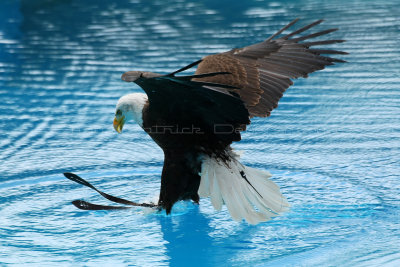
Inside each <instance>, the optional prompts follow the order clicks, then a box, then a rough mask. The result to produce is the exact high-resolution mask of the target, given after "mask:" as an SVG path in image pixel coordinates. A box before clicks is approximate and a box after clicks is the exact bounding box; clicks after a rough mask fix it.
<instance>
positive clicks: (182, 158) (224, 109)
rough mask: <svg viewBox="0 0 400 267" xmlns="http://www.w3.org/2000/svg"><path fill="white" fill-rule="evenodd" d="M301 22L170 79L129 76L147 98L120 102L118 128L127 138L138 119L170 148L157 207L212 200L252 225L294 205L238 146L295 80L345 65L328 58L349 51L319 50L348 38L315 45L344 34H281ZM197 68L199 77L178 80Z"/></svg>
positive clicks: (127, 97)
mask: <svg viewBox="0 0 400 267" xmlns="http://www.w3.org/2000/svg"><path fill="white" fill-rule="evenodd" d="M297 21H298V19H296V20H294V21H292V22H290V23H289V24H288V25H287V26H285V27H283V28H282V29H281V30H279V31H278V32H277V33H275V34H273V35H272V36H271V37H269V38H268V39H266V40H265V41H263V42H260V43H256V44H253V45H250V46H246V47H243V48H238V49H232V50H230V51H227V52H224V53H220V54H215V55H208V56H206V57H204V58H203V59H201V60H198V61H196V62H194V63H192V64H189V65H188V66H186V67H183V68H181V69H179V70H177V71H174V72H172V73H169V74H166V75H162V74H157V73H151V72H143V71H128V72H126V73H124V74H123V75H122V80H123V81H125V82H134V83H136V84H137V85H139V86H140V87H141V88H142V89H143V90H144V92H145V94H144V93H133V94H128V95H125V96H123V97H121V98H120V99H119V101H118V103H117V106H116V113H115V118H114V123H113V125H114V128H115V130H116V131H117V132H118V133H121V131H122V129H123V127H124V124H125V123H126V122H128V121H131V120H133V121H135V122H136V123H137V124H139V126H140V127H142V128H143V130H144V131H145V132H146V133H147V134H149V135H150V137H151V138H152V139H153V140H154V142H156V143H157V144H158V145H159V146H160V147H161V149H162V150H163V152H164V166H163V169H162V174H161V190H160V195H159V201H158V205H159V206H160V207H162V208H163V209H165V210H166V213H167V214H169V213H170V212H171V208H172V206H173V205H174V203H176V202H177V201H179V200H192V201H194V202H195V203H198V202H199V198H200V197H210V199H211V203H212V205H213V206H214V208H215V209H216V210H220V209H221V207H222V205H223V204H225V205H226V206H227V209H228V211H229V213H230V215H231V216H232V218H233V219H234V220H237V221H240V220H242V219H245V220H246V221H247V222H249V223H252V224H256V223H258V222H261V221H267V220H269V219H270V218H271V217H274V216H276V215H278V214H279V213H281V212H283V211H285V210H287V209H288V208H289V204H288V201H287V199H286V198H285V197H284V196H283V195H282V194H281V192H280V190H279V187H278V186H277V185H276V184H275V183H274V182H272V181H271V180H269V178H270V177H271V174H270V173H268V172H266V171H262V170H258V169H254V168H250V167H247V166H244V165H243V164H241V163H240V161H239V154H238V153H237V152H235V151H234V150H233V149H232V148H231V144H232V143H233V142H237V141H240V140H241V132H242V131H245V130H246V127H247V125H249V124H250V119H251V118H253V117H268V116H269V115H270V114H271V111H272V110H273V109H274V108H276V107H277V105H278V101H279V99H280V98H281V97H282V95H283V93H284V92H285V90H286V89H287V88H288V87H289V86H291V85H292V84H293V82H292V80H291V79H295V78H298V77H304V78H306V77H307V76H308V74H309V73H312V72H314V71H317V70H322V69H323V68H324V67H325V66H327V65H332V64H334V62H345V61H343V60H340V59H336V58H332V57H329V56H326V55H332V54H346V53H345V52H341V51H336V50H326V49H316V48H314V47H315V46H318V45H327V44H334V43H340V42H343V40H317V41H308V40H309V39H311V38H314V37H318V36H322V35H325V34H328V33H331V32H333V31H336V30H337V29H328V30H324V31H320V32H316V33H312V34H308V35H302V36H298V34H300V33H303V32H304V31H306V30H308V29H310V28H312V27H313V26H315V25H318V24H320V23H321V22H322V20H318V21H315V22H314V23H311V24H309V25H307V26H305V27H302V28H300V29H298V30H296V31H293V32H291V33H289V34H287V35H284V36H281V37H279V36H280V35H281V34H282V32H284V31H285V30H286V29H288V28H289V27H290V26H292V25H293V24H295V23H296V22H297ZM305 40H307V41H305ZM303 41H305V42H303ZM323 55H325V56H323ZM195 66H197V70H196V71H195V73H194V74H193V75H177V74H178V73H180V72H182V71H185V70H188V69H190V68H192V67H195Z"/></svg>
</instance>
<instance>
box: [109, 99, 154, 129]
mask: <svg viewBox="0 0 400 267" xmlns="http://www.w3.org/2000/svg"><path fill="white" fill-rule="evenodd" d="M147 100H148V98H147V95H146V94H143V93H133V94H129V95H124V96H123V97H121V98H120V99H119V100H118V103H117V107H116V111H115V118H114V123H113V125H114V129H115V130H116V131H117V132H118V133H121V131H122V128H123V127H124V124H125V122H127V121H130V120H132V119H133V120H135V121H136V123H137V124H139V125H140V127H143V118H142V114H143V113H142V111H143V107H144V105H145V104H146V102H147Z"/></svg>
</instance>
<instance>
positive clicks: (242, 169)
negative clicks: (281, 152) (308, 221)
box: [198, 152, 289, 224]
mask: <svg viewBox="0 0 400 267" xmlns="http://www.w3.org/2000/svg"><path fill="white" fill-rule="evenodd" d="M228 165H229V166H227V165H226V164H224V163H222V162H219V161H218V160H216V159H215V158H212V157H208V156H205V157H204V159H203V162H202V166H201V173H200V176H201V181H200V186H199V190H198V194H199V196H200V197H210V199H211V203H212V205H213V206H214V208H215V209H216V210H221V208H222V204H225V205H226V207H227V208H228V211H229V213H230V215H231V216H232V218H233V219H234V220H235V221H240V220H242V219H245V220H246V221H247V222H248V223H251V224H257V223H259V222H263V221H268V220H269V219H271V217H274V216H277V215H278V214H279V213H281V212H283V211H286V210H288V209H289V203H288V202H287V200H286V198H285V197H284V196H283V195H282V194H281V192H280V191H279V187H278V186H277V185H276V184H275V183H274V182H272V181H271V180H269V179H268V178H269V177H271V174H270V173H269V172H266V171H262V170H257V169H254V168H250V167H246V166H244V165H242V164H241V163H240V162H239V155H238V154H234V153H233V152H232V160H231V161H230V162H229V163H228Z"/></svg>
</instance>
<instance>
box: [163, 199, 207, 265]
mask: <svg viewBox="0 0 400 267" xmlns="http://www.w3.org/2000/svg"><path fill="white" fill-rule="evenodd" d="M177 205H178V208H177V209H176V210H175V211H174V210H173V213H172V215H168V216H155V218H156V220H158V223H159V225H160V226H161V231H162V235H163V238H164V240H165V241H167V243H166V244H165V247H166V249H167V251H166V254H167V256H168V258H169V264H170V265H171V266H179V265H180V264H182V263H187V264H190V266H208V265H211V264H213V263H215V259H214V258H213V257H215V255H213V256H212V254H210V253H207V252H208V251H209V250H211V248H212V247H213V246H214V240H213V238H212V237H211V236H210V232H212V230H213V229H212V227H210V219H208V218H207V217H206V216H205V215H204V214H202V213H201V212H200V209H199V206H198V205H195V204H192V203H189V202H184V204H182V202H180V203H177ZM181 205H183V206H186V207H185V208H184V209H186V210H185V211H184V209H182V207H180V206H181ZM182 211H184V213H185V214H184V215H183V214H182ZM163 214H165V212H161V214H160V215H163Z"/></svg>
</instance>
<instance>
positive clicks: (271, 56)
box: [194, 19, 347, 117]
mask: <svg viewBox="0 0 400 267" xmlns="http://www.w3.org/2000/svg"><path fill="white" fill-rule="evenodd" d="M297 21H298V19H296V20H294V21H292V22H291V23H289V24H288V25H287V26H285V27H283V28H282V29H281V30H279V31H278V32H277V33H275V34H274V35H272V36H271V37H269V38H268V39H266V40H265V41H263V42H261V43H257V44H253V45H250V46H246V47H243V48H240V49H233V50H231V51H228V52H225V53H221V54H216V55H210V56H206V57H204V58H203V60H202V61H201V62H200V63H199V65H198V68H197V70H196V74H198V75H200V74H203V73H209V72H229V73H231V75H217V76H210V77H203V78H194V80H195V81H203V82H210V83H219V84H225V85H230V86H233V87H237V88H240V89H237V90H234V91H235V92H236V93H237V94H239V95H240V98H241V99H242V100H243V101H244V103H245V105H246V107H247V109H248V110H249V113H250V116H252V117H253V116H258V117H267V116H269V115H270V113H271V111H272V110H273V109H274V108H276V107H277V106H278V101H279V99H280V98H281V97H282V95H283V93H284V92H285V90H286V89H287V88H288V87H289V86H290V85H292V84H293V82H292V81H291V79H295V78H299V77H304V78H306V77H307V76H308V74H309V73H312V72H314V71H317V70H321V69H323V68H325V66H327V65H332V64H334V62H345V61H343V60H340V59H335V58H332V57H329V56H323V54H327V55H332V54H347V53H345V52H341V51H336V50H327V49H314V48H313V47H314V46H318V45H327V44H334V43H340V42H344V40H323V41H313V42H309V41H306V42H301V41H305V40H308V39H311V38H315V37H318V36H322V35H325V34H328V33H331V32H333V31H336V30H337V29H328V30H324V31H320V32H316V33H313V34H309V35H305V36H298V34H300V33H302V32H304V31H306V30H308V29H310V28H312V27H314V26H315V25H318V24H320V23H321V22H322V21H323V20H318V21H315V22H313V23H311V24H309V25H307V26H305V27H303V28H301V29H298V30H296V31H293V32H292V33H290V34H287V35H285V36H282V37H280V38H277V39H276V37H278V36H279V35H280V34H281V33H282V32H283V31H285V30H286V29H288V28H289V27H290V26H292V25H293V24H295V23H296V22H297Z"/></svg>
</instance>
